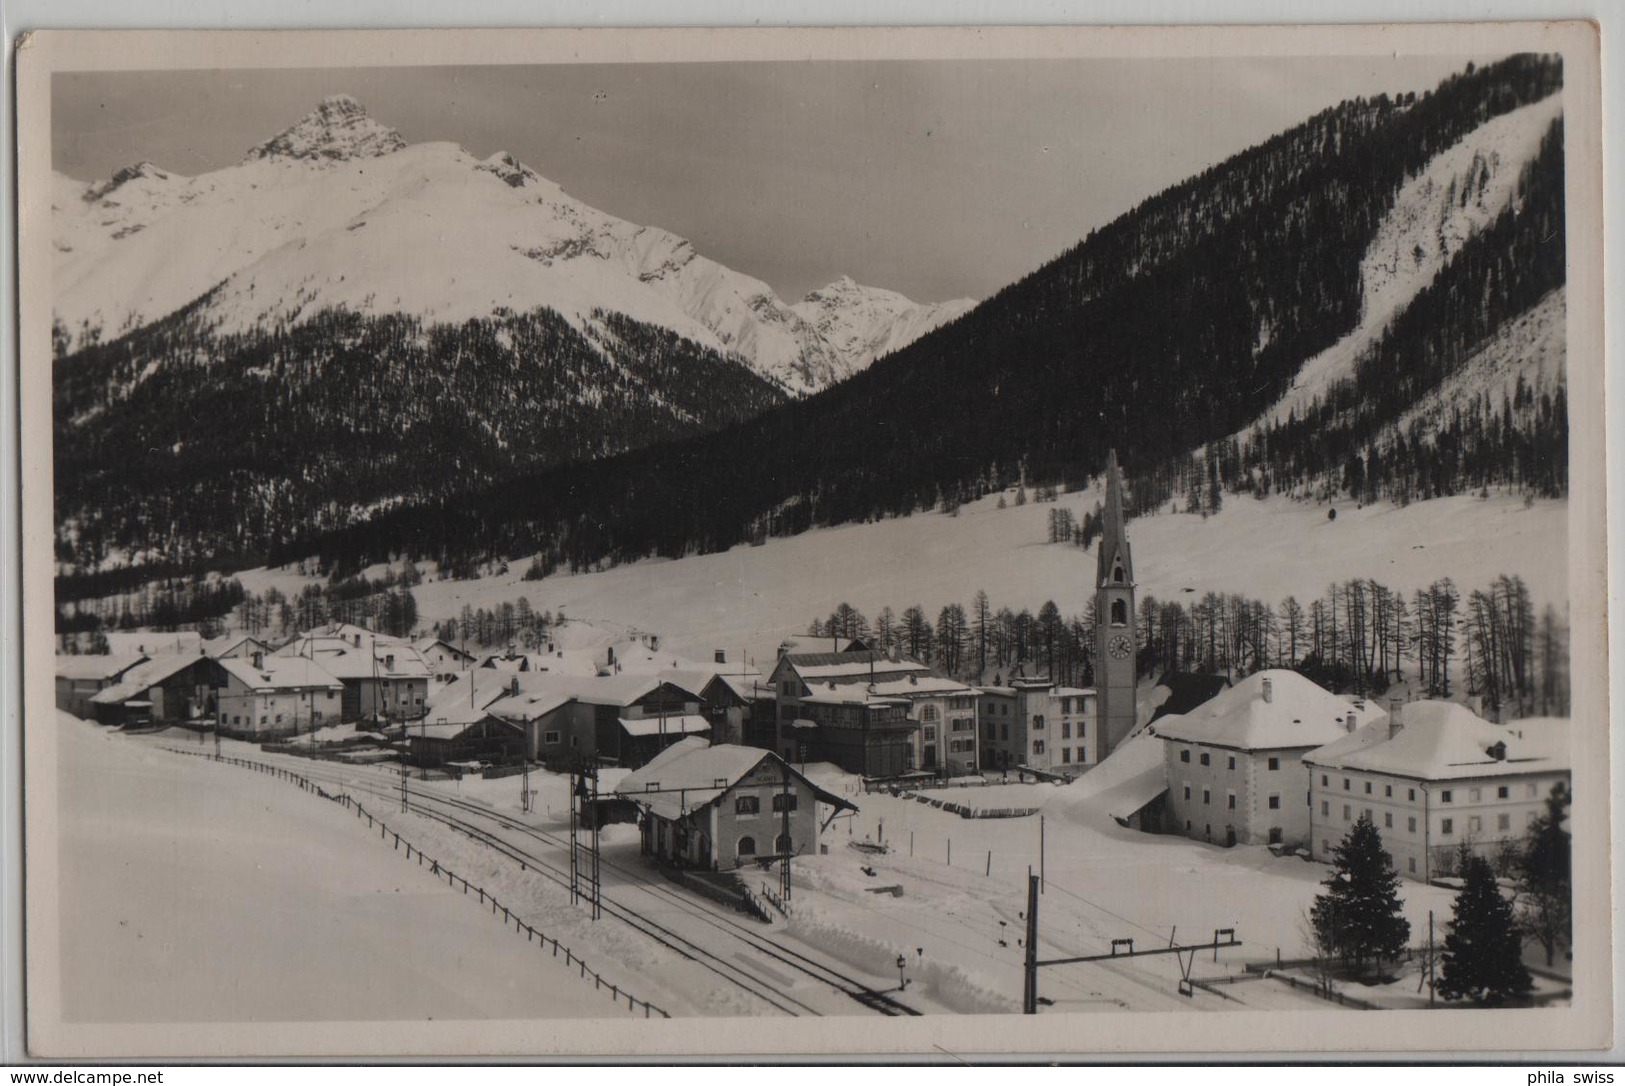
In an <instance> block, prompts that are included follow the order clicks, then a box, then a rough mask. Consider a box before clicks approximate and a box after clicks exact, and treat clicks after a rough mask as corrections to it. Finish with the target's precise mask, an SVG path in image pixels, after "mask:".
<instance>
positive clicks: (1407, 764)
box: [1304, 701, 1571, 781]
mask: <svg viewBox="0 0 1625 1086" xmlns="http://www.w3.org/2000/svg"><path fill="white" fill-rule="evenodd" d="M1399 723H1400V725H1401V726H1400V728H1399V730H1398V731H1397V732H1391V730H1390V728H1389V727H1388V724H1387V723H1386V722H1382V723H1378V722H1375V721H1373V722H1372V723H1370V724H1367V725H1365V726H1363V727H1361V728H1359V729H1357V730H1356V731H1355V733H1354V734H1353V735H1346V736H1343V737H1342V738H1340V739H1338V740H1336V741H1334V742H1332V743H1328V744H1326V745H1325V746H1323V747H1320V748H1318V749H1316V750H1313V751H1310V752H1309V753H1308V754H1306V755H1305V756H1304V761H1306V762H1309V763H1311V764H1313V765H1317V766H1325V767H1327V768H1331V769H1352V770H1361V771H1364V772H1370V773H1386V774H1390V775H1392V776H1396V777H1407V778H1411V779H1415V780H1424V781H1447V780H1462V779H1466V778H1477V777H1507V776H1515V775H1517V774H1520V773H1542V772H1561V771H1565V770H1568V769H1569V768H1570V766H1571V763H1570V755H1569V721H1567V720H1565V719H1562V718H1559V717H1531V718H1529V719H1527V720H1517V721H1513V722H1511V723H1509V724H1492V723H1491V722H1489V721H1488V720H1485V719H1484V718H1483V717H1480V716H1478V715H1477V714H1475V713H1474V712H1473V711H1472V710H1470V709H1468V708H1467V707H1466V706H1463V705H1459V704H1457V703H1455V702H1452V701H1415V702H1411V703H1409V704H1407V705H1405V706H1403V707H1402V709H1401V710H1400V715H1399ZM1497 755H1500V756H1499V757H1497Z"/></svg>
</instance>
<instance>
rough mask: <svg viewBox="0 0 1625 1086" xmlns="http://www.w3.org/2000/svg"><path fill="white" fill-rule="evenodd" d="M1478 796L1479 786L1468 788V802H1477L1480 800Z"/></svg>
mask: <svg viewBox="0 0 1625 1086" xmlns="http://www.w3.org/2000/svg"><path fill="white" fill-rule="evenodd" d="M1478 796H1479V790H1478V789H1477V788H1469V789H1467V802H1468V803H1477V802H1478Z"/></svg>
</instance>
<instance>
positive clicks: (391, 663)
mask: <svg viewBox="0 0 1625 1086" xmlns="http://www.w3.org/2000/svg"><path fill="white" fill-rule="evenodd" d="M384 670H385V671H394V670H395V654H394V653H393V652H392V653H389V654H388V655H387V656H385V657H384Z"/></svg>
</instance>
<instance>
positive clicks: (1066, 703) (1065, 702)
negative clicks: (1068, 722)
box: [1061, 698, 1072, 713]
mask: <svg viewBox="0 0 1625 1086" xmlns="http://www.w3.org/2000/svg"><path fill="white" fill-rule="evenodd" d="M1071 711H1072V699H1071V698H1062V699H1061V712H1063V713H1070V712H1071Z"/></svg>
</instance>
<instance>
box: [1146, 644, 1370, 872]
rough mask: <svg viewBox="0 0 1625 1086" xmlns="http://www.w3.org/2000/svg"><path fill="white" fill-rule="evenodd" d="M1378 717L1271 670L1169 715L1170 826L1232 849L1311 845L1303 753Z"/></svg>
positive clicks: (1159, 727)
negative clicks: (1260, 846)
mask: <svg viewBox="0 0 1625 1086" xmlns="http://www.w3.org/2000/svg"><path fill="white" fill-rule="evenodd" d="M1381 715H1382V714H1381V711H1380V710H1377V709H1375V708H1374V707H1372V706H1367V705H1366V704H1365V703H1364V702H1363V701H1349V700H1347V699H1345V698H1342V697H1339V696H1338V695H1336V694H1333V693H1331V692H1330V691H1328V690H1324V689H1322V688H1321V687H1319V686H1317V685H1316V684H1315V683H1313V682H1311V681H1310V680H1309V679H1306V678H1305V677H1304V676H1302V675H1300V674H1298V673H1297V672H1296V671H1287V670H1280V669H1272V670H1266V671H1260V672H1258V673H1257V674H1254V675H1250V676H1248V677H1247V678H1246V679H1243V680H1242V681H1240V682H1238V683H1237V684H1236V685H1235V686H1232V687H1230V688H1229V689H1227V690H1224V691H1223V692H1221V693H1220V694H1219V695H1218V696H1216V697H1214V698H1213V699H1212V700H1210V701H1208V702H1206V703H1205V704H1203V705H1202V706H1200V707H1199V708H1197V709H1194V710H1192V711H1191V712H1189V713H1185V714H1181V715H1176V716H1166V717H1162V718H1161V719H1159V720H1158V721H1157V722H1156V723H1155V724H1154V725H1152V729H1153V730H1154V731H1155V733H1156V735H1157V736H1158V737H1160V738H1161V740H1162V743H1163V763H1164V766H1165V772H1166V779H1167V783H1168V797H1167V802H1166V819H1165V826H1166V828H1167V830H1168V832H1170V833H1177V834H1182V835H1184V836H1186V837H1190V838H1193V839H1195V840H1198V841H1207V842H1210V843H1213V844H1221V845H1226V846H1230V845H1238V844H1240V845H1258V844H1271V845H1273V844H1280V845H1290V846H1300V845H1303V844H1305V843H1306V842H1308V841H1309V839H1310V821H1311V820H1310V809H1309V799H1310V796H1309V772H1308V770H1307V769H1306V768H1305V767H1304V761H1303V759H1304V755H1306V754H1308V753H1309V752H1310V751H1312V750H1314V749H1315V748H1317V747H1320V746H1322V745H1324V744H1326V743H1328V742H1330V741H1331V740H1334V739H1337V738H1339V737H1341V736H1343V735H1346V734H1347V732H1348V729H1349V728H1350V727H1351V726H1356V725H1358V723H1359V722H1360V721H1362V720H1366V719H1370V718H1371V717H1374V716H1381ZM1338 836H1339V839H1341V836H1342V835H1341V834H1339V835H1338Z"/></svg>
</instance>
